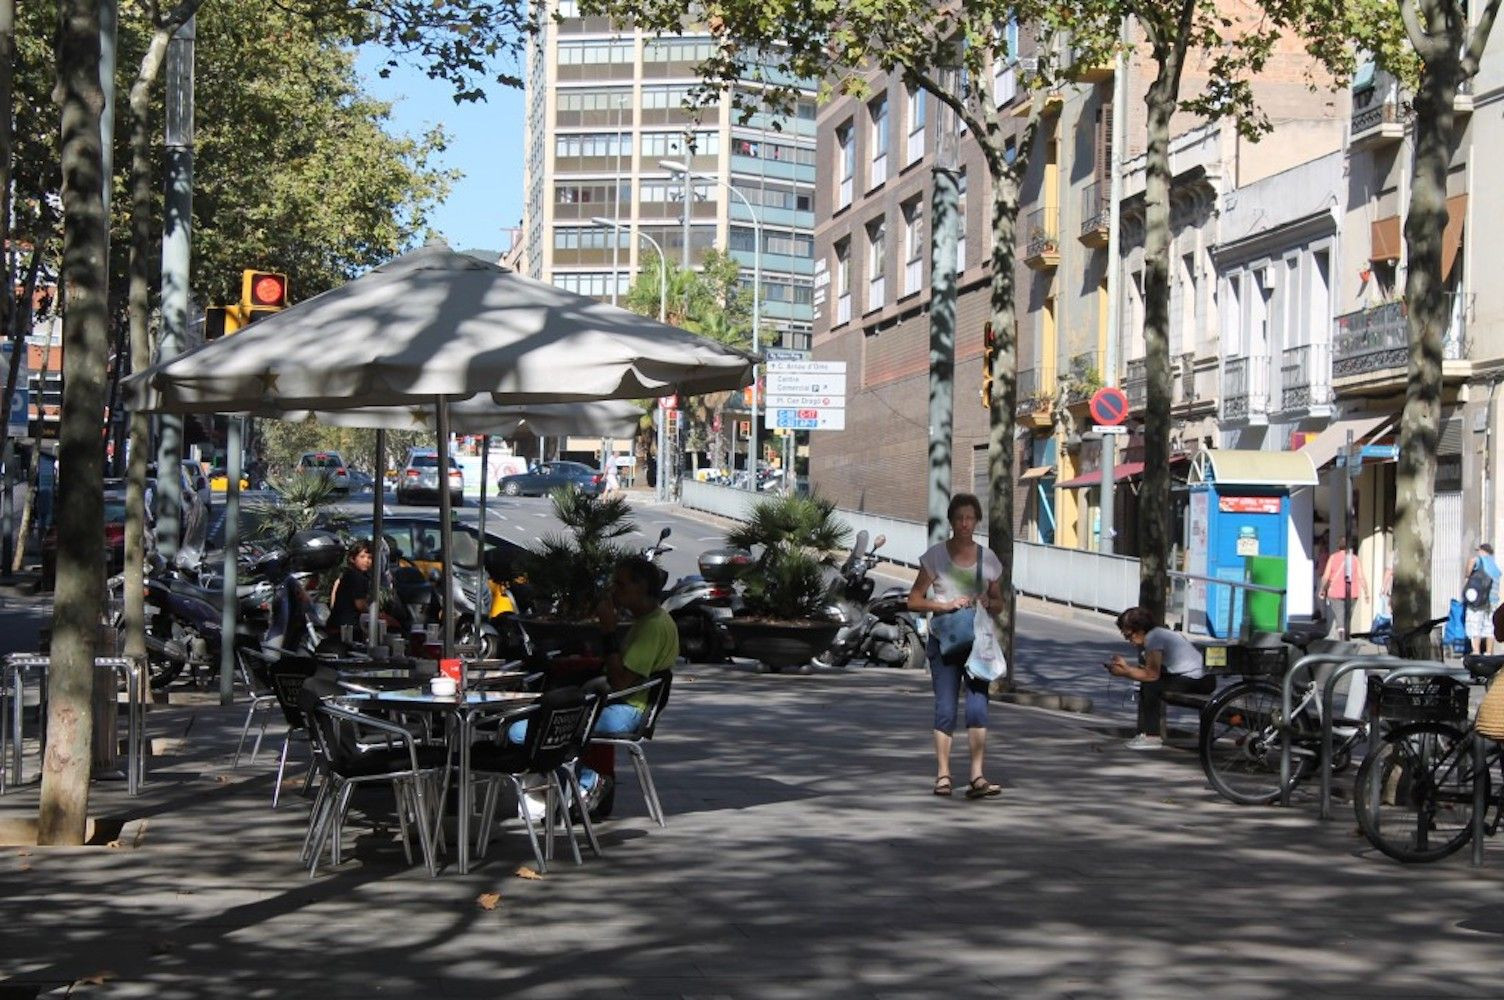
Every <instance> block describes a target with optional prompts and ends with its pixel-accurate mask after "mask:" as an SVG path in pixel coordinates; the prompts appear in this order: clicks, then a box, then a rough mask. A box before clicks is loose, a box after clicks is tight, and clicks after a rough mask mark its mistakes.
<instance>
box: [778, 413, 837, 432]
mask: <svg viewBox="0 0 1504 1000" xmlns="http://www.w3.org/2000/svg"><path fill="white" fill-rule="evenodd" d="M768 416H769V417H771V418H772V420H771V421H770V423H769V426H771V427H785V428H788V429H789V430H794V431H843V430H845V429H846V411H845V410H844V409H841V410H813V409H791V408H784V409H777V410H769V411H768Z"/></svg>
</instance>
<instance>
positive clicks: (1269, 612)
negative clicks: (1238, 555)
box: [1246, 556, 1289, 632]
mask: <svg viewBox="0 0 1504 1000" xmlns="http://www.w3.org/2000/svg"><path fill="white" fill-rule="evenodd" d="M1246 558H1247V561H1248V582H1249V583H1256V584H1258V585H1259V586H1260V587H1278V588H1279V589H1280V590H1284V589H1285V582H1286V576H1287V574H1288V565H1289V564H1288V563H1287V562H1286V561H1285V557H1284V556H1248V557H1246ZM1282 604H1283V601H1281V600H1280V595H1279V594H1264V593H1260V592H1258V591H1250V592H1249V594H1248V618H1249V621H1250V622H1251V623H1252V625H1253V630H1254V631H1255V632H1283V631H1284V629H1285V618H1286V617H1288V616H1283V615H1281V614H1280V610H1281V605H1282Z"/></svg>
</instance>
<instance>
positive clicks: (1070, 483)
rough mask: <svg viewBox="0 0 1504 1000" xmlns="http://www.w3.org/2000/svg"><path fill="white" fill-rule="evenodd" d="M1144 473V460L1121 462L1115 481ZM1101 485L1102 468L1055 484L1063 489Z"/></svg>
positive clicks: (1123, 480)
mask: <svg viewBox="0 0 1504 1000" xmlns="http://www.w3.org/2000/svg"><path fill="white" fill-rule="evenodd" d="M1143 474H1144V463H1143V462H1119V463H1118V467H1117V470H1116V475H1114V476H1113V482H1117V483H1122V482H1127V481H1128V480H1130V479H1133V478H1134V477H1136V476H1141V475H1143ZM1101 485H1102V470H1101V469H1097V470H1095V471H1093V472H1088V473H1086V474H1085V475H1081V476H1077V477H1076V478H1075V479H1067V480H1066V481H1065V482H1063V483H1056V484H1055V486H1056V487H1057V488H1059V489H1062V490H1080V489H1085V488H1086V487H1088V486H1101Z"/></svg>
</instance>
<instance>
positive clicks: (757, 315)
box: [658, 160, 762, 492]
mask: <svg viewBox="0 0 1504 1000" xmlns="http://www.w3.org/2000/svg"><path fill="white" fill-rule="evenodd" d="M658 166H660V167H662V168H663V169H664V170H667V171H669V172H670V173H675V174H683V175H684V176H685V177H686V178H689V177H693V178H696V179H697V180H702V181H709V182H711V183H713V184H719V185H721V187H723V188H725V189H726V190H727V191H730V192H731V194H732V195H733V196H735V197H737V198H740V199H741V202H742V205H743V206H744V207H745V208H746V209H747V214H748V215H750V216H751V217H752V235H753V239H754V243H753V246H752V353H753V354H757V353H759V352H760V351H761V350H762V220H761V219H760V218H758V216H757V210H756V209H754V208H753V207H752V203H751V202H750V201H748V200H747V196H746V195H744V194H742V193H741V192H740V191H738V190H737V189H736V186H735V185H733V184H731V183H729V182H727V181H723V180H721V179H720V178H719V177H717V176H715V175H714V174H705V173H700V172H699V171H696V170H691V169H690V168H689V164H688V163H676V162H675V161H673V160H659V161H658ZM747 429H748V430H749V431H750V433H749V434H748V435H747V477H748V480H749V485H750V486H751V488H752V490H753V491H754V492H755V491H756V490H757V366H756V365H755V364H754V365H753V367H752V413H751V416H750V419H749V420H748V421H747Z"/></svg>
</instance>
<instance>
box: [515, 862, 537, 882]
mask: <svg viewBox="0 0 1504 1000" xmlns="http://www.w3.org/2000/svg"><path fill="white" fill-rule="evenodd" d="M512 874H513V875H516V876H517V877H518V878H525V879H530V880H532V881H534V882H536V881H539V880H541V879H542V878H543V876H542V875H539V874H538V873H537V872H535V871H533V869H531V868H529V867H528V866H527V865H518V866H517V870H516V871H514V872H513V873H512Z"/></svg>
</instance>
